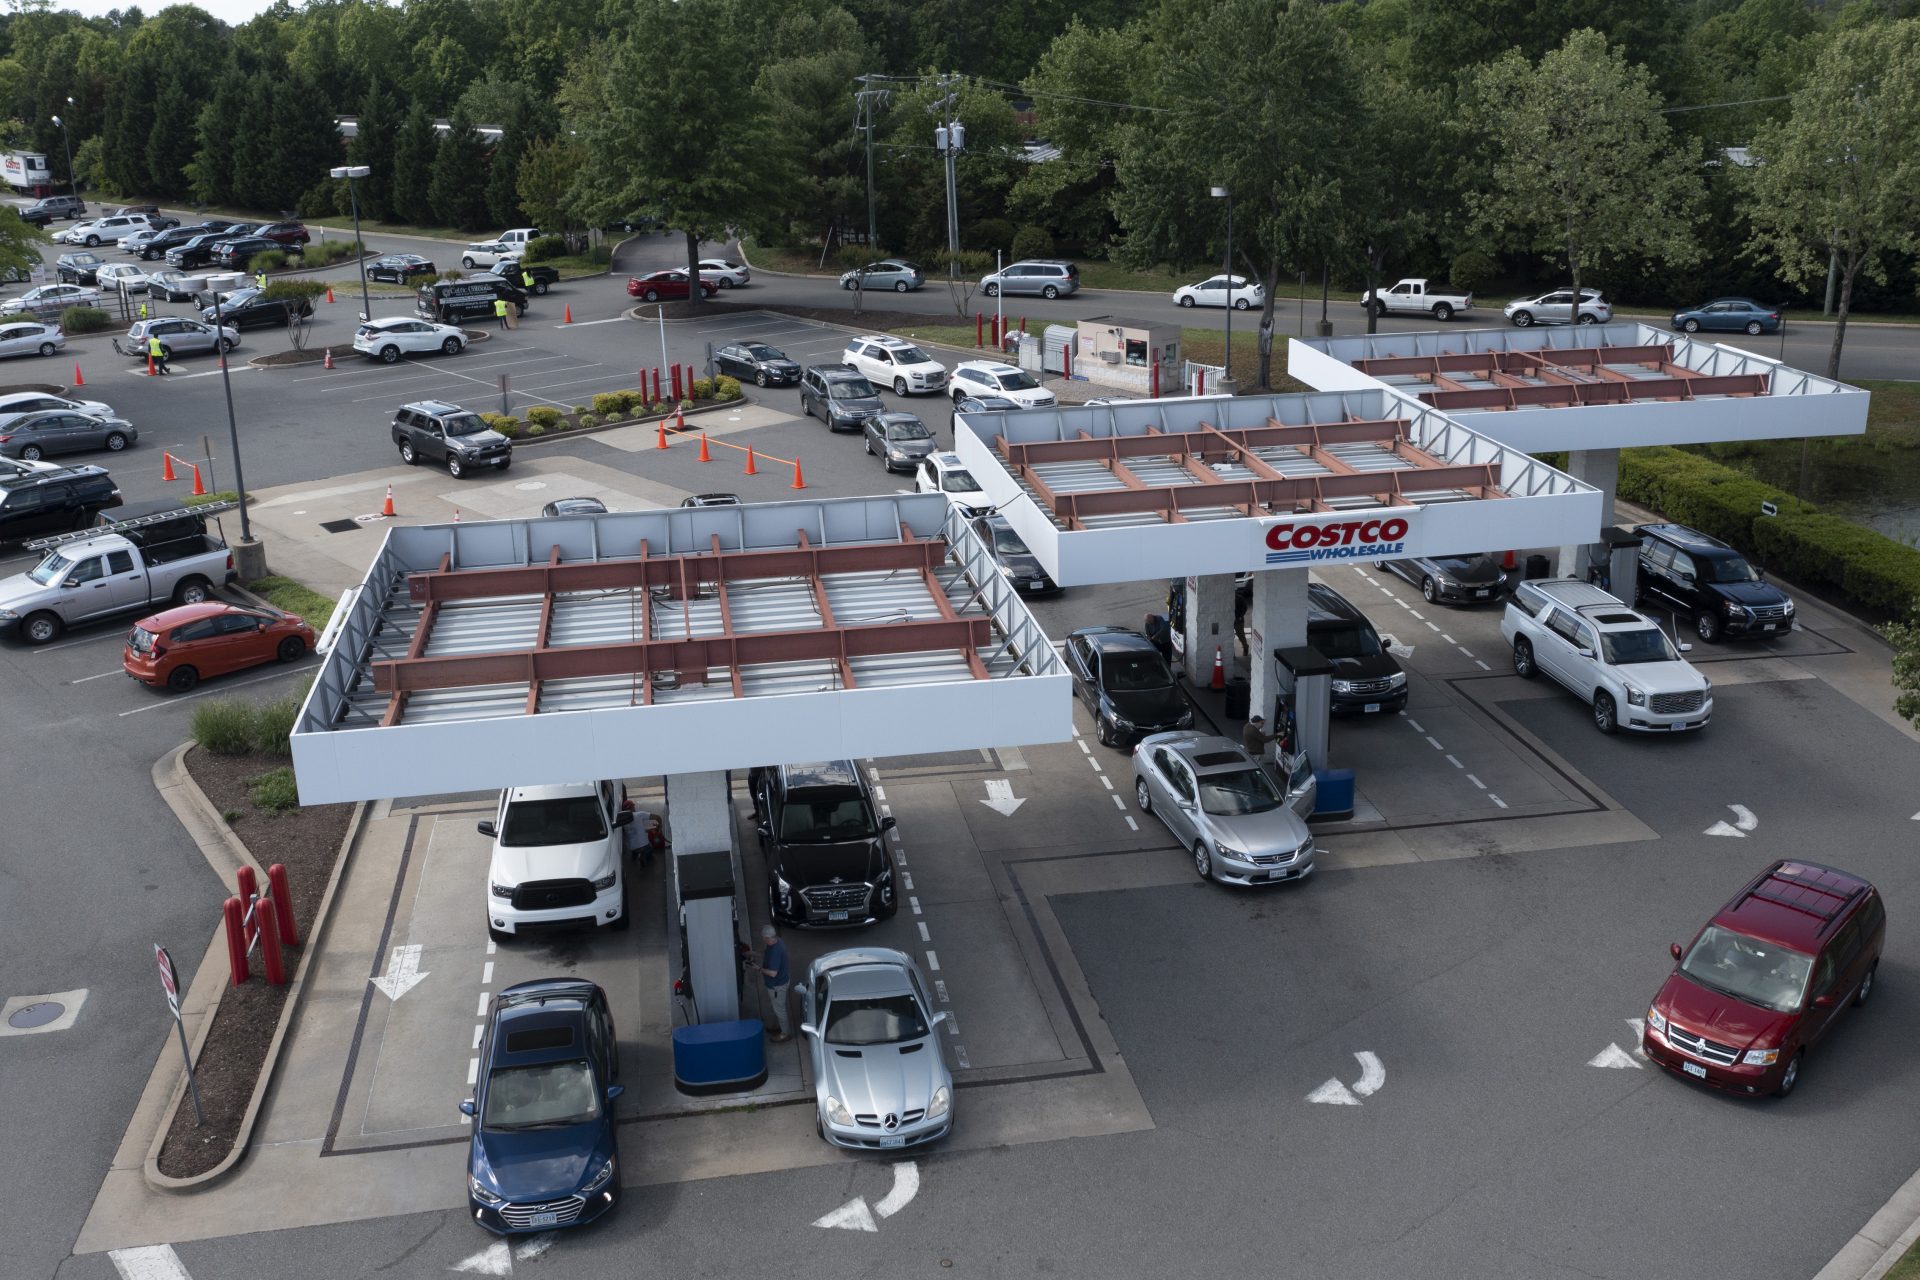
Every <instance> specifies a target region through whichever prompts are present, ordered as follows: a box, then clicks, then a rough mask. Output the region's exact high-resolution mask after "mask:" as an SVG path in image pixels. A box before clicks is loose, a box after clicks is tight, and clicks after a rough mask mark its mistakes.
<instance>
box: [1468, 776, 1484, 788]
mask: <svg viewBox="0 0 1920 1280" xmlns="http://www.w3.org/2000/svg"><path fill="white" fill-rule="evenodd" d="M1467 781H1468V782H1471V783H1472V784H1473V785H1474V786H1476V787H1478V788H1480V789H1481V790H1482V791H1485V790H1486V789H1487V784H1486V783H1484V782H1482V781H1480V779H1478V778H1476V777H1474V776H1473V775H1472V774H1468V775H1467Z"/></svg>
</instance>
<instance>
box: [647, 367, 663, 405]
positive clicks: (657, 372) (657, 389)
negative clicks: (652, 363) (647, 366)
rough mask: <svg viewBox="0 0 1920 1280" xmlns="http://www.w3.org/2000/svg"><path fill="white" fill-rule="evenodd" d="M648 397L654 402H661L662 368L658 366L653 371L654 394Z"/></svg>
mask: <svg viewBox="0 0 1920 1280" xmlns="http://www.w3.org/2000/svg"><path fill="white" fill-rule="evenodd" d="M647 399H648V400H650V401H652V402H653V403H654V404H658V403H660V370H659V368H658V367H655V369H654V371H653V394H652V395H650V396H648V397H647Z"/></svg>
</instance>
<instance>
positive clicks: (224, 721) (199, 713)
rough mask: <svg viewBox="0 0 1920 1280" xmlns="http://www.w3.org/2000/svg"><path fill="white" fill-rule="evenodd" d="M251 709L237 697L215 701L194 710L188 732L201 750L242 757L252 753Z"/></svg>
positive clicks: (252, 711) (251, 706)
mask: <svg viewBox="0 0 1920 1280" xmlns="http://www.w3.org/2000/svg"><path fill="white" fill-rule="evenodd" d="M254 720H255V716H254V707H253V704H252V703H251V702H243V701H241V700H240V699H238V698H214V699H212V700H211V701H208V702H203V703H201V704H200V705H199V706H197V707H195V708H194V709H193V717H192V719H191V720H189V721H188V732H189V733H190V734H191V735H192V737H193V740H194V743H195V744H196V745H197V746H199V748H200V749H201V750H202V751H210V752H212V753H213V754H214V755H216V756H243V755H246V754H247V753H248V752H250V751H252V750H253V728H254Z"/></svg>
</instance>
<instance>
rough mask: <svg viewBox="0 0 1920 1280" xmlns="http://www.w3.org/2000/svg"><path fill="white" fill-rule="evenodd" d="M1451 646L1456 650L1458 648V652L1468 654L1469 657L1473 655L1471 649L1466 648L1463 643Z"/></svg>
mask: <svg viewBox="0 0 1920 1280" xmlns="http://www.w3.org/2000/svg"><path fill="white" fill-rule="evenodd" d="M1453 647H1454V648H1456V649H1458V650H1459V651H1460V652H1462V653H1464V654H1466V655H1467V656H1468V657H1469V658H1471V657H1472V656H1473V650H1471V649H1469V648H1467V646H1465V645H1463V644H1457V645H1455V646H1453Z"/></svg>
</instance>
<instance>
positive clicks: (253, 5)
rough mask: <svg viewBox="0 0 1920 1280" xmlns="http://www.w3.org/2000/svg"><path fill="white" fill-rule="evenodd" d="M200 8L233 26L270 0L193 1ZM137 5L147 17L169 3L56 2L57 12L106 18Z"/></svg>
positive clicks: (152, 0)
mask: <svg viewBox="0 0 1920 1280" xmlns="http://www.w3.org/2000/svg"><path fill="white" fill-rule="evenodd" d="M193 3H195V4H197V5H198V6H199V7H200V8H202V9H205V10H206V11H207V12H208V13H210V14H212V15H213V16H214V17H216V18H218V19H220V20H221V21H222V22H225V23H228V24H230V25H232V26H239V25H240V24H241V23H243V22H245V21H246V20H247V19H248V18H251V17H253V16H255V15H256V14H259V13H261V12H262V11H264V10H265V9H267V8H268V7H269V6H270V4H271V0H193ZM136 5H137V6H138V8H139V9H140V11H141V12H142V13H144V14H146V15H147V16H148V17H152V16H153V15H154V14H156V13H158V12H160V10H162V9H164V8H166V7H167V0H158V2H157V3H156V0H145V3H141V2H140V0H54V4H53V7H54V8H56V9H71V10H73V11H74V12H75V13H83V14H85V15H86V16H87V17H89V18H98V17H103V16H104V15H105V14H106V13H107V12H108V11H109V10H112V9H131V8H134V7H135V6H136Z"/></svg>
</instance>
